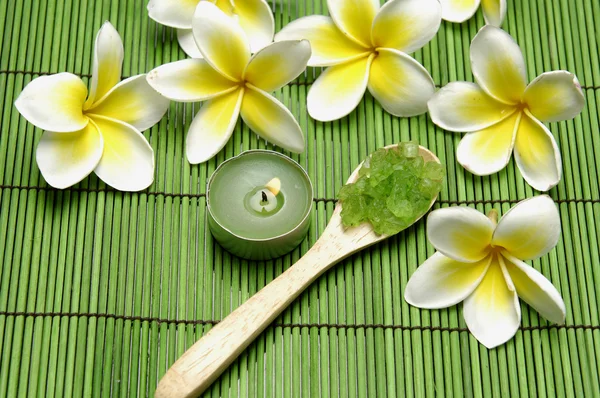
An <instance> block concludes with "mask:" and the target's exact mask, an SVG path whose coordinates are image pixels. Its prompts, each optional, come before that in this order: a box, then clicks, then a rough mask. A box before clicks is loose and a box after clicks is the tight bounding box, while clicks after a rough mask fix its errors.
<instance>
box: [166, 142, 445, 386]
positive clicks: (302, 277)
mask: <svg viewBox="0 0 600 398" xmlns="http://www.w3.org/2000/svg"><path fill="white" fill-rule="evenodd" d="M385 148H386V149H392V148H397V145H389V146H386V147H385ZM419 155H420V156H422V157H423V160H425V162H437V163H439V162H440V161H439V159H438V158H437V157H436V156H435V155H434V154H433V153H432V152H431V151H429V150H428V149H426V148H424V147H422V146H420V147H419ZM361 166H362V163H361V164H360V165H359V166H358V167H357V168H356V169H355V170H354V172H353V173H352V174H351V175H350V178H348V182H347V183H354V182H356V180H357V179H358V172H359V170H360V168H361ZM436 199H437V197H436V198H433V200H432V201H431V204H430V206H429V209H431V206H433V204H434V203H435V201H436ZM429 209H427V211H429ZM341 211H342V203H340V202H338V203H337V205H336V207H335V210H334V212H333V216H332V217H331V220H330V221H329V223H328V224H327V227H326V228H325V231H324V232H323V234H322V235H321V237H320V238H319V240H318V241H317V243H315V245H314V246H313V247H312V248H311V249H310V250H309V251H308V252H307V253H306V254H305V255H304V256H303V257H302V258H301V259H300V260H298V261H297V262H296V263H295V264H294V265H293V266H291V267H290V268H288V269H287V270H286V271H285V272H284V273H283V274H281V275H280V276H279V277H277V278H276V279H275V280H273V281H272V282H271V283H269V284H268V285H267V286H265V287H264V288H262V289H261V290H260V291H259V292H258V293H256V294H255V295H254V296H252V297H251V298H250V299H249V300H248V301H246V302H245V303H244V304H242V305H241V306H239V307H238V308H237V309H236V310H235V311H233V312H232V313H231V314H229V316H227V317H226V318H225V319H223V320H222V321H221V322H220V323H219V324H217V325H216V326H215V327H213V328H212V329H211V330H210V331H209V332H208V333H207V334H206V335H205V336H204V337H202V338H201V339H200V340H198V341H197V342H196V343H195V344H194V345H193V346H192V347H190V348H189V349H188V350H187V351H186V352H185V353H184V354H183V355H182V356H181V358H179V359H178V360H177V361H176V362H175V364H173V366H172V367H171V368H170V369H169V370H168V371H167V373H166V374H165V375H164V377H163V378H162V379H161V381H160V382H159V384H158V388H157V390H156V393H155V397H161V398H162V397H169V398H180V397H196V396H198V395H200V394H201V393H202V392H204V391H205V390H206V389H207V388H208V387H209V386H210V385H211V384H212V382H213V381H214V380H215V379H216V378H217V377H219V375H220V374H221V373H222V372H223V371H224V370H225V369H226V368H227V367H228V366H229V365H230V364H231V363H232V362H233V361H234V360H235V359H236V358H237V357H238V356H239V355H240V354H241V353H242V351H243V350H244V349H245V348H246V347H248V345H249V344H250V343H251V342H252V341H253V340H254V339H255V338H256V337H257V336H258V335H259V334H260V333H261V332H262V331H263V330H264V329H265V328H266V327H267V326H268V325H269V324H270V323H271V322H273V320H275V318H276V317H277V316H278V315H279V314H280V313H281V312H282V311H283V310H284V309H285V308H287V306H288V305H289V304H291V303H292V301H294V299H296V297H298V296H299V295H300V293H302V292H303V291H304V289H306V288H307V287H308V286H309V285H310V284H311V283H312V282H314V281H315V280H316V279H317V278H318V277H319V276H320V275H321V274H323V273H324V272H325V271H327V270H328V269H330V268H331V267H332V266H333V265H335V264H337V263H338V262H339V261H340V260H342V259H344V258H346V257H348V256H350V255H352V254H354V253H356V252H358V251H360V250H362V249H364V248H365V247H368V246H371V245H373V244H375V243H377V242H380V241H382V240H384V239H386V238H388V237H389V235H377V234H376V233H375V232H374V231H373V228H372V226H371V224H369V223H363V224H361V225H359V226H357V227H353V228H346V227H344V226H343V224H342V218H341V215H340V213H341ZM427 211H425V212H423V214H420V215H419V216H418V217H417V218H415V220H414V221H413V223H412V224H414V223H415V222H417V221H418V220H420V219H421V218H422V217H423V216H424V215H425V214H426V213H427ZM412 224H411V225H412Z"/></svg>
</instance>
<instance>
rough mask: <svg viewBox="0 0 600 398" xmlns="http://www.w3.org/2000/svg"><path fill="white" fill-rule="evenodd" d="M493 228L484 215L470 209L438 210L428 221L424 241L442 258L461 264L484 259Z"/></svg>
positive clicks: (430, 215) (431, 214) (487, 251)
mask: <svg viewBox="0 0 600 398" xmlns="http://www.w3.org/2000/svg"><path fill="white" fill-rule="evenodd" d="M493 233H494V224H493V223H492V221H491V220H490V219H489V218H487V217H486V216H485V215H484V214H483V213H480V212H478V211H477V210H475V209H472V208H470V207H448V208H443V209H438V210H435V211H433V212H431V213H430V214H429V217H427V237H428V238H429V241H430V242H431V244H432V245H433V246H434V247H435V248H436V249H437V250H438V251H440V252H441V253H442V254H444V255H446V256H448V257H450V258H452V259H454V260H456V261H460V262H463V263H474V262H476V261H480V260H482V259H483V258H484V257H486V256H487V255H488V253H489V251H490V248H489V245H490V242H491V241H492V234H493Z"/></svg>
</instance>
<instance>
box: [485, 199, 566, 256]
mask: <svg viewBox="0 0 600 398" xmlns="http://www.w3.org/2000/svg"><path fill="white" fill-rule="evenodd" d="M559 238H560V215H559V214H558V209H557V208H556V204H555V203H554V201H553V200H552V199H551V198H550V197H549V196H547V195H540V196H536V197H534V198H531V199H525V200H523V201H521V202H519V203H518V204H517V205H515V206H514V207H513V208H512V209H510V210H509V211H508V213H506V214H504V216H503V217H502V218H501V219H500V221H499V222H498V226H497V227H496V230H495V231H494V237H493V238H492V244H493V245H494V246H500V247H503V248H504V249H506V250H507V251H508V252H510V254H511V255H513V256H516V257H518V258H520V259H522V260H533V259H536V258H538V257H541V256H543V255H544V254H546V253H548V252H549V251H550V250H552V248H554V246H556V244H557V243H558V239H559Z"/></svg>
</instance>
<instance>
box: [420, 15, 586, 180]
mask: <svg viewBox="0 0 600 398" xmlns="http://www.w3.org/2000/svg"><path fill="white" fill-rule="evenodd" d="M471 65H472V70H473V75H474V76H475V80H476V81H477V84H474V83H467V82H454V83H450V84H448V85H447V86H445V87H443V88H442V89H441V90H440V91H438V92H437V93H436V94H435V95H434V96H433V98H431V100H430V101H429V114H430V115H431V119H432V120H433V122H434V123H435V124H437V125H438V126H440V127H442V128H444V129H446V130H450V131H455V132H467V133H468V134H467V135H465V137H464V138H463V139H462V140H461V142H460V144H459V145H458V151H457V159H458V162H459V163H460V164H462V165H463V167H464V168H466V169H467V170H469V171H470V172H472V173H473V174H476V175H489V174H493V173H496V172H498V171H500V170H502V169H503V168H504V167H505V166H506V165H507V164H508V161H509V160H510V157H511V155H512V152H513V148H514V150H515V160H516V163H517V166H518V167H519V170H520V171H521V174H522V175H523V177H524V178H525V180H526V181H527V182H528V183H529V185H531V186H532V187H534V188H535V189H537V190H539V191H547V190H549V189H550V188H552V187H553V186H555V185H556V184H558V182H559V181H560V178H561V175H562V164H561V158H560V152H559V151H558V147H557V145H556V141H555V140H554V137H553V136H552V133H551V132H550V131H549V130H548V129H547V128H546V126H544V124H542V122H557V121H560V120H567V119H572V118H574V117H575V116H577V115H578V114H579V113H580V112H581V110H582V109H583V107H584V105H585V97H584V95H583V92H582V91H581V86H580V84H579V81H578V80H577V77H575V75H573V74H572V73H569V72H565V71H555V72H548V73H543V74H542V75H540V76H539V77H537V78H536V79H535V80H533V81H532V82H531V83H530V84H529V85H527V74H526V69H525V60H524V58H523V54H522V53H521V49H520V48H519V45H518V44H517V43H516V42H515V41H514V40H513V38H512V37H510V35H509V34H508V33H506V32H504V31H503V30H501V29H499V28H495V27H493V26H489V25H488V26H485V27H483V28H482V29H481V30H480V31H479V33H477V35H476V36H475V38H474V39H473V42H472V43H471Z"/></svg>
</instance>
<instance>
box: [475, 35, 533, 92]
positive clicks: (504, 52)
mask: <svg viewBox="0 0 600 398" xmlns="http://www.w3.org/2000/svg"><path fill="white" fill-rule="evenodd" d="M471 65H472V69H473V75H474V76H475V80H476V81H477V83H478V84H479V86H480V87H481V88H482V89H484V90H485V91H486V92H487V93H488V94H489V95H491V96H492V97H494V98H496V99H497V100H499V101H502V102H504V103H507V104H518V103H520V102H521V96H522V95H523V92H524V91H525V87H526V86H527V71H526V69H525V59H524V58H523V53H522V52H521V48H520V47H519V45H518V44H517V42H516V41H515V40H514V39H513V38H512V37H511V36H510V35H509V34H508V33H506V32H505V31H503V30H502V29H500V28H496V27H494V26H491V25H487V26H484V27H483V28H481V30H480V31H479V33H477V35H476V36H475V38H474V39H473V42H472V43H471Z"/></svg>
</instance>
